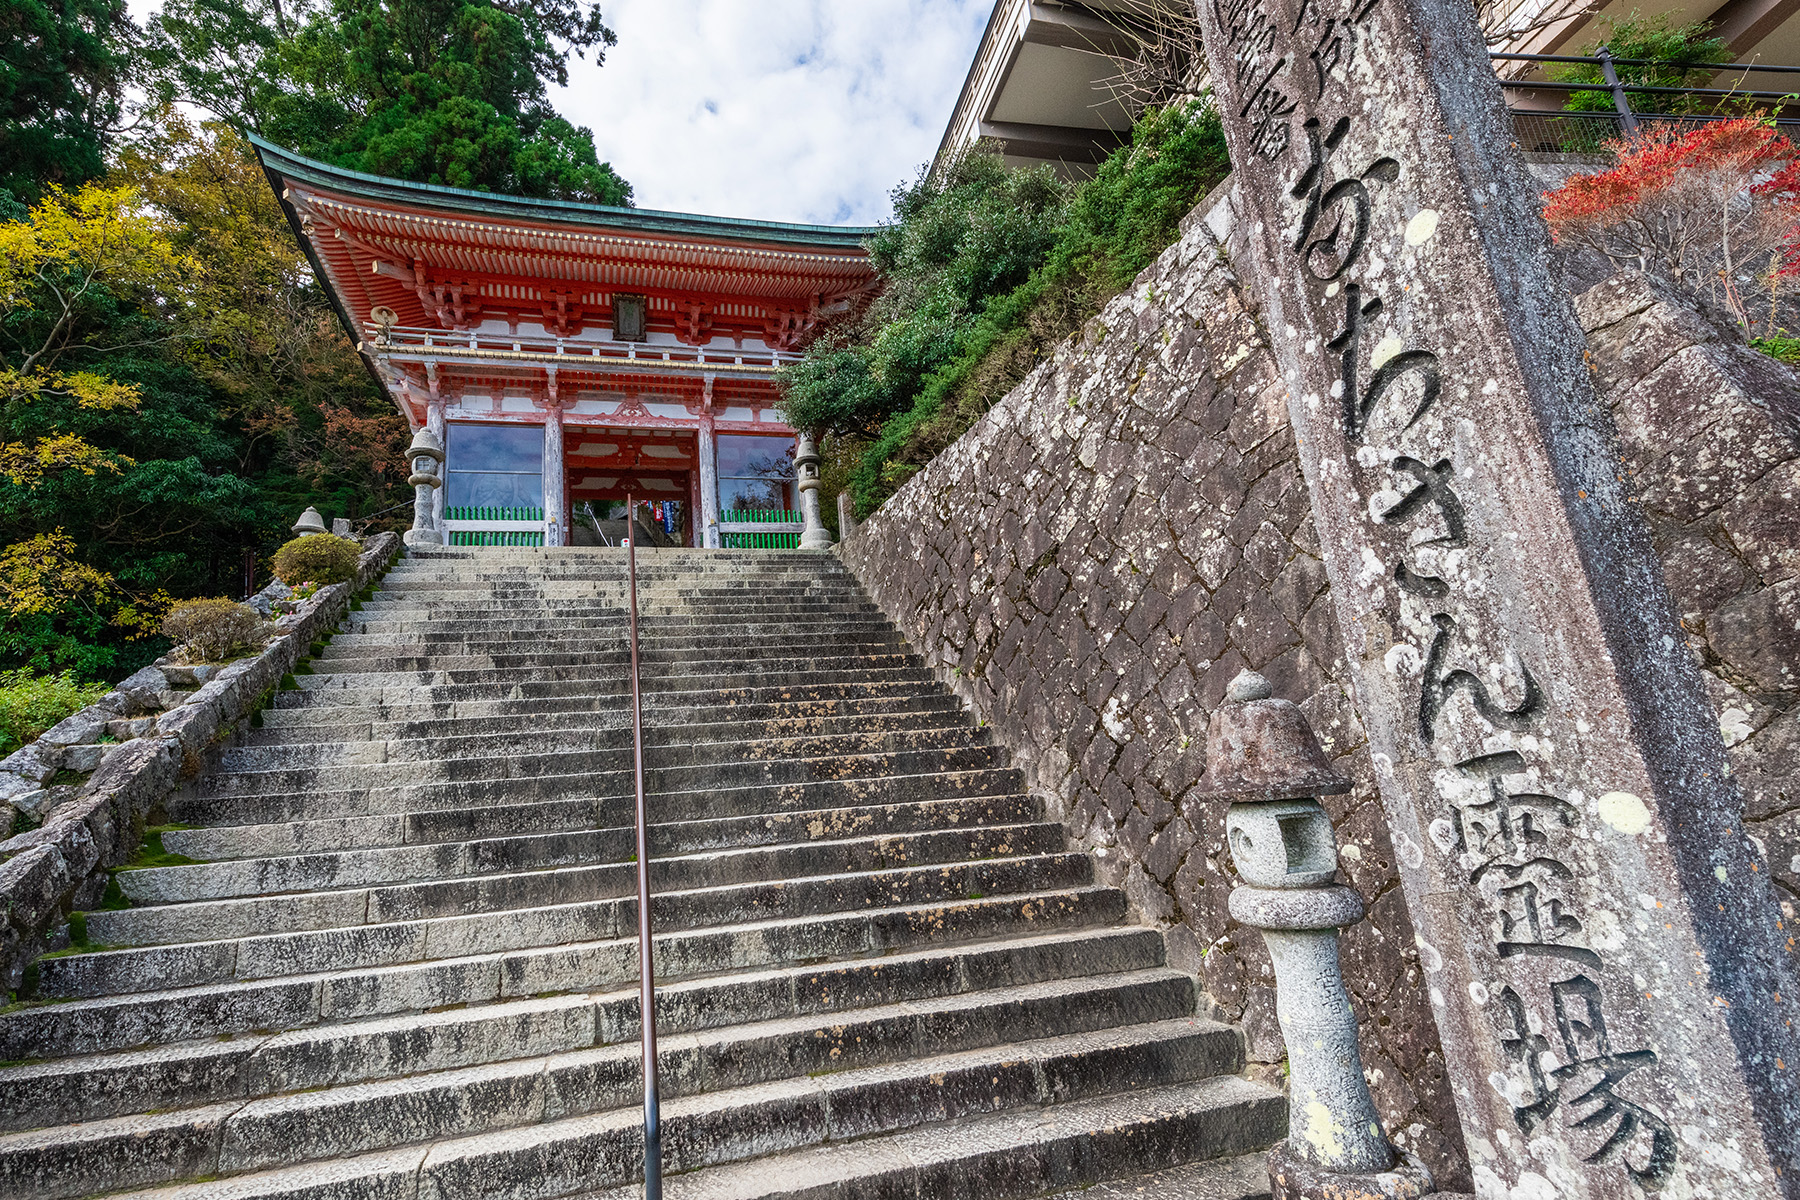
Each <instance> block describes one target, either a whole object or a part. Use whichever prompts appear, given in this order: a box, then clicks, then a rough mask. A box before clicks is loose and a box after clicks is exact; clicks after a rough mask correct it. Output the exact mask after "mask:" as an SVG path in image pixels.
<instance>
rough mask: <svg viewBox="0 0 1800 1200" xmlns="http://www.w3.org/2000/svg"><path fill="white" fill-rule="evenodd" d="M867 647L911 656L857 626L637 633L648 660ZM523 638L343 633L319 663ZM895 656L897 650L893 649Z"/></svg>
mask: <svg viewBox="0 0 1800 1200" xmlns="http://www.w3.org/2000/svg"><path fill="white" fill-rule="evenodd" d="M532 645H533V646H534V647H540V648H543V649H549V650H556V651H559V652H560V651H565V650H566V651H577V652H584V653H595V654H599V653H607V654H618V653H626V654H629V653H630V642H629V639H628V638H627V631H623V630H621V631H619V632H616V633H615V632H613V631H611V630H592V629H575V630H571V629H561V628H550V629H546V630H545V631H544V632H543V633H541V634H539V635H537V636H536V637H535V638H534V639H533V641H532ZM862 647H874V648H881V649H888V648H895V647H897V648H899V650H898V652H906V653H910V648H908V647H907V646H906V643H905V641H904V640H903V639H902V638H901V637H900V635H899V634H897V633H894V632H892V631H891V630H889V631H883V630H880V629H877V628H874V627H872V626H858V627H855V628H852V629H850V630H847V631H838V630H832V629H827V630H820V631H817V632H806V633H801V632H794V631H782V632H770V633H768V634H764V635H760V636H758V637H757V638H756V639H755V640H754V641H751V642H746V641H745V639H744V638H743V637H742V635H740V634H736V633H723V634H721V633H701V632H697V631H680V632H662V631H652V630H650V629H641V630H639V632H638V654H639V657H640V658H641V659H642V660H643V661H645V662H662V661H664V660H666V659H671V658H675V657H680V656H686V655H692V654H696V653H700V652H703V651H704V652H707V653H713V654H717V655H719V656H721V657H724V658H728V659H736V658H740V657H741V656H744V655H750V656H751V657H754V658H769V657H776V656H781V655H782V654H784V653H785V655H786V656H789V657H791V656H793V655H796V654H807V653H813V652H817V651H819V650H821V649H825V650H831V651H834V652H836V653H839V654H845V653H865V652H867V651H864V650H862V649H861V648H862ZM517 648H518V639H517V637H516V636H514V635H513V634H512V633H511V632H510V631H509V632H506V633H503V634H498V635H496V636H493V637H487V638H472V637H468V636H467V635H463V636H457V637H451V638H428V637H425V636H422V635H420V636H416V637H413V638H410V639H407V638H402V637H401V636H400V635H399V634H395V633H387V634H374V633H340V634H337V635H336V636H335V637H333V639H332V641H331V642H330V644H329V645H327V646H326V647H325V649H324V651H323V652H322V653H321V654H319V655H318V656H316V657H315V658H314V660H313V661H315V662H336V661H338V660H340V659H341V660H356V659H360V658H364V657H374V658H388V657H397V656H403V655H411V654H420V653H430V654H434V655H445V656H451V657H454V656H456V655H467V654H490V653H493V652H494V651H496V650H500V651H503V652H508V653H510V652H516V650H517ZM890 652H892V651H890Z"/></svg>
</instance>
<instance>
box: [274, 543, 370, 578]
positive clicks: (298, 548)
mask: <svg viewBox="0 0 1800 1200" xmlns="http://www.w3.org/2000/svg"><path fill="white" fill-rule="evenodd" d="M361 553H362V547H361V546H359V545H357V544H356V543H355V542H353V541H351V540H350V539H349V538H341V537H335V536H333V535H332V534H329V533H309V534H307V535H306V536H305V537H297V538H295V539H294V540H293V541H291V542H289V543H288V544H287V545H285V546H283V547H282V548H281V549H279V550H277V551H276V552H275V577H276V578H277V579H279V580H281V582H283V583H285V584H287V585H288V586H289V587H299V586H300V585H301V584H303V583H316V584H318V585H319V586H320V587H326V586H328V585H330V584H333V583H342V582H344V580H346V579H348V578H350V577H351V576H352V575H354V574H356V558H357V555H359V554H361Z"/></svg>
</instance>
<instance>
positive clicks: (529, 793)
mask: <svg viewBox="0 0 1800 1200" xmlns="http://www.w3.org/2000/svg"><path fill="white" fill-rule="evenodd" d="M608 782H610V783H612V784H613V785H614V786H613V787H612V788H611V790H608V791H599V790H598V788H597V786H596V784H597V777H596V776H594V775H591V774H586V773H579V774H574V775H538V776H533V777H530V778H519V779H502V780H475V781H472V782H466V783H458V782H449V783H419V784H408V785H403V786H399V787H387V788H381V787H376V788H355V789H346V790H343V791H335V792H327V791H297V792H270V793H263V794H259V795H255V796H242V795H228V796H197V795H195V794H194V793H192V792H191V791H190V792H186V793H177V794H175V795H174V796H171V797H170V798H169V800H168V803H167V812H168V819H169V823H171V824H177V825H238V824H242V825H267V824H273V823H275V822H278V821H316V820H321V819H328V818H341V817H366V816H381V815H391V814H410V815H413V816H415V817H421V820H422V822H423V816H422V815H423V814H427V813H438V812H444V811H446V810H449V811H456V812H460V811H463V810H467V809H472V808H480V807H483V806H489V807H492V808H494V809H495V811H496V816H495V818H494V822H493V823H494V825H495V826H496V827H502V821H503V818H504V817H505V816H506V814H504V813H502V812H501V811H500V810H501V809H503V808H506V807H508V806H511V805H521V804H531V805H535V804H541V803H543V802H546V801H556V800H560V801H564V802H565V803H569V804H584V803H585V804H587V805H588V806H589V807H590V809H591V815H590V816H589V818H588V821H589V823H590V824H591V825H592V827H594V828H600V829H603V828H605V827H607V826H609V825H617V824H622V823H623V818H622V815H621V814H622V813H623V812H624V811H625V809H626V807H627V805H628V799H629V797H631V796H632V795H633V794H634V787H635V784H634V782H633V780H632V778H631V773H630V772H616V773H613V774H612V775H610V776H609V777H608ZM1023 788H1024V780H1023V777H1022V776H1021V775H1020V773H1019V771H1018V769H1017V768H1014V767H989V768H976V769H973V770H967V771H934V772H931V773H928V774H923V775H886V776H873V777H866V778H859V779H810V780H789V781H786V782H781V783H745V784H741V785H738V786H731V787H725V786H720V785H718V784H716V783H715V784H712V785H708V786H705V787H703V788H701V789H699V790H695V791H686V792H662V791H656V792H655V793H654V797H655V798H654V801H653V804H652V809H653V813H652V818H653V819H655V818H656V817H659V816H661V815H663V814H664V813H669V812H679V813H682V814H683V815H685V816H687V817H689V818H690V819H700V818H705V817H741V816H748V815H753V814H765V815H768V816H769V817H771V818H773V817H774V816H775V815H777V814H780V813H789V812H794V811H797V810H801V809H820V808H826V809H831V808H849V807H857V806H863V805H869V804H895V803H900V802H903V801H909V800H947V799H951V798H953V797H959V796H960V797H967V796H1002V795H1010V794H1014V793H1017V792H1019V791H1022V790H1023ZM456 820H457V821H458V823H460V821H461V818H456Z"/></svg>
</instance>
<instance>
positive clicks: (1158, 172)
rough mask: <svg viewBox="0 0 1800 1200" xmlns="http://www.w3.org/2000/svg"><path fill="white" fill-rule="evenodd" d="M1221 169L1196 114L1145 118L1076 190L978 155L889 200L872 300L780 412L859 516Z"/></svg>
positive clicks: (827, 340) (1207, 118)
mask: <svg viewBox="0 0 1800 1200" xmlns="http://www.w3.org/2000/svg"><path fill="white" fill-rule="evenodd" d="M1229 169H1230V163H1229V160H1228V159H1227V156H1226V152H1225V139H1224V134H1223V132H1222V130H1221V128H1220V125H1219V119H1218V115H1217V113H1216V112H1214V111H1213V109H1212V108H1211V106H1210V104H1209V103H1198V104H1188V105H1178V106H1170V107H1168V108H1165V109H1150V110H1146V112H1145V113H1144V114H1143V116H1142V117H1140V118H1139V120H1138V122H1137V124H1136V125H1135V126H1134V128H1133V131H1132V141H1131V144H1130V145H1129V146H1126V147H1122V148H1121V149H1119V150H1117V151H1115V152H1114V153H1113V154H1112V156H1111V157H1109V158H1108V159H1107V160H1106V161H1105V162H1104V163H1102V164H1101V165H1100V167H1099V168H1098V170H1097V171H1096V172H1095V174H1094V176H1093V178H1091V179H1088V180H1085V181H1083V182H1081V183H1078V184H1074V185H1067V184H1064V183H1062V182H1060V181H1059V180H1058V179H1057V178H1056V176H1054V175H1053V174H1051V173H1049V172H1048V171H1047V170H1045V169H1038V170H1032V171H1024V172H1009V171H1007V170H1006V168H1005V166H1004V165H1003V162H1002V159H1001V151H1000V148H999V147H998V146H994V145H978V146H976V147H975V148H973V149H971V150H970V151H969V152H967V153H966V154H964V155H962V156H961V157H959V158H957V159H956V160H954V161H952V162H950V163H948V164H946V165H945V167H944V168H943V169H942V170H941V171H939V172H938V173H937V174H935V175H927V176H922V177H921V178H920V179H919V180H918V181H917V182H915V183H914V184H913V185H912V186H910V187H903V188H900V189H897V190H896V191H895V192H894V219H893V221H892V222H891V223H890V224H889V225H887V226H885V227H884V228H883V229H882V230H881V232H880V233H878V234H877V235H876V236H875V237H874V238H872V239H871V240H870V242H869V252H870V257H871V258H872V260H873V261H874V264H875V266H876V269H877V270H878V272H879V273H880V275H881V277H882V283H883V288H884V290H883V292H882V295H881V297H880V299H879V300H877V301H876V303H875V304H874V305H872V306H871V307H870V309H869V311H868V313H867V314H866V315H865V316H863V317H862V318H861V319H859V320H855V321H849V322H846V323H844V324H843V325H840V326H839V327H838V328H836V329H833V330H830V331H828V332H827V333H826V334H825V335H824V336H822V337H820V338H819V339H817V340H816V341H815V342H814V343H813V345H812V346H811V347H810V348H809V349H808V351H807V353H806V355H805V356H804V357H803V358H802V359H801V360H800V362H799V363H797V364H795V365H794V366H793V367H790V368H788V369H787V370H786V371H784V372H783V377H782V408H783V411H784V412H785V413H786V415H787V418H788V420H789V422H790V423H792V424H793V425H795V426H796V427H799V428H811V429H815V430H822V431H824V432H827V433H829V434H832V435H835V439H834V444H833V445H831V446H829V447H828V449H827V457H828V459H830V461H831V462H832V463H833V464H834V467H833V469H834V471H835V470H841V469H842V467H841V464H843V463H844V462H845V459H846V458H847V457H849V456H847V455H846V454H845V453H844V449H843V447H842V446H841V445H838V444H836V439H849V440H851V441H854V442H858V443H860V444H861V447H862V449H861V453H860V455H859V456H857V461H856V462H855V465H854V466H851V467H849V469H848V470H847V472H846V474H847V475H848V482H849V484H850V486H851V491H852V492H853V494H854V495H855V497H856V502H857V508H858V510H859V511H860V512H862V513H863V514H865V515H866V514H867V513H868V512H869V511H870V510H871V509H873V508H874V507H875V506H876V505H877V504H879V503H880V502H881V501H882V500H883V499H885V498H886V497H887V495H888V494H889V493H891V492H892V491H893V490H894V489H895V488H896V487H898V486H899V485H900V484H901V483H903V482H904V481H905V480H906V479H907V478H908V477H909V476H910V475H911V474H912V473H913V472H915V471H917V470H918V469H919V468H920V467H921V466H923V465H924V464H925V463H926V462H928V461H930V459H931V457H932V456H933V455H934V454H936V453H937V452H938V451H939V450H941V449H942V448H943V447H945V446H947V445H949V444H950V442H952V441H954V440H955V439H956V438H957V437H958V436H960V435H961V434H962V432H963V431H964V430H966V429H968V428H969V426H971V425H973V424H974V423H975V422H976V421H977V420H979V419H980V417H981V414H982V413H984V412H986V411H987V410H988V409H989V408H990V407H992V406H993V404H994V403H995V402H996V401H997V400H999V399H1000V398H1001V397H1002V396H1004V395H1005V394H1006V393H1007V392H1008V391H1009V390H1011V389H1012V387H1013V386H1014V385H1016V384H1017V383H1018V382H1019V380H1021V379H1023V378H1024V377H1025V375H1026V373H1027V372H1029V371H1030V370H1031V369H1032V368H1033V367H1034V366H1036V365H1037V364H1038V363H1039V362H1041V361H1042V360H1043V358H1044V356H1045V355H1047V354H1049V353H1050V352H1051V351H1052V350H1054V349H1055V347H1056V345H1057V344H1058V343H1059V342H1061V341H1062V339H1063V338H1065V337H1067V336H1068V335H1069V334H1070V333H1072V332H1074V331H1075V330H1076V329H1078V328H1079V327H1080V326H1081V323H1082V322H1083V321H1085V320H1086V319H1087V318H1088V317H1090V316H1092V315H1093V314H1094V313H1096V312H1098V311H1099V310H1100V307H1101V305H1103V304H1104V303H1105V302H1106V300H1107V299H1108V298H1110V297H1111V296H1113V295H1115V294H1116V293H1118V292H1119V291H1120V290H1122V289H1123V288H1125V287H1128V286H1129V285H1130V284H1131V281H1132V279H1133V278H1135V277H1136V275H1137V274H1138V272H1140V271H1142V270H1143V269H1144V268H1145V267H1147V266H1149V265H1150V263H1151V262H1152V261H1153V260H1154V259H1155V258H1156V256H1157V255H1158V254H1159V253H1161V252H1162V250H1163V248H1164V247H1166V246H1168V245H1169V243H1170V242H1172V241H1174V240H1175V237H1176V235H1177V233H1178V232H1179V226H1180V222H1181V218H1182V217H1183V216H1185V215H1186V214H1187V213H1188V212H1189V210H1191V209H1192V208H1193V206H1194V204H1195V203H1196V202H1197V201H1199V199H1200V198H1201V197H1202V196H1203V195H1205V194H1206V191H1207V189H1208V188H1210V187H1211V186H1212V185H1213V184H1214V183H1216V182H1218V181H1219V180H1220V179H1223V178H1224V177H1225V175H1226V173H1227V171H1228V170H1229Z"/></svg>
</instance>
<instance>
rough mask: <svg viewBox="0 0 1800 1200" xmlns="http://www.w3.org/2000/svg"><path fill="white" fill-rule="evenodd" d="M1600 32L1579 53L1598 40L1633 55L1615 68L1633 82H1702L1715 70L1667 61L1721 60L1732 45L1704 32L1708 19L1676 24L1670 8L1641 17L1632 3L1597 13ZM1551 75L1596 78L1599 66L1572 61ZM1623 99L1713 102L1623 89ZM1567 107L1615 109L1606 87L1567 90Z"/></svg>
mask: <svg viewBox="0 0 1800 1200" xmlns="http://www.w3.org/2000/svg"><path fill="white" fill-rule="evenodd" d="M1600 22H1601V24H1602V27H1603V34H1602V36H1601V37H1599V38H1598V39H1596V40H1594V41H1592V42H1590V43H1588V44H1587V45H1586V46H1583V47H1582V49H1581V53H1582V54H1585V55H1593V54H1597V53H1599V51H1600V47H1601V46H1605V47H1606V49H1607V52H1608V53H1610V54H1611V55H1612V56H1613V57H1614V58H1622V59H1627V60H1636V65H1620V66H1618V67H1616V68H1615V70H1616V71H1617V73H1618V76H1619V82H1620V83H1623V84H1629V85H1632V86H1635V87H1667V88H1675V87H1706V86H1709V84H1708V80H1710V79H1711V78H1712V77H1713V76H1714V75H1716V74H1717V73H1718V72H1716V71H1714V70H1712V69H1711V68H1707V67H1701V68H1698V69H1695V68H1691V67H1686V66H1671V65H1670V64H1672V63H1722V62H1728V61H1730V58H1731V48H1730V47H1729V46H1727V45H1726V44H1725V40H1724V39H1723V38H1717V37H1709V36H1707V23H1706V22H1704V21H1695V22H1691V23H1689V24H1686V25H1677V24H1675V23H1674V21H1673V19H1672V14H1670V13H1658V14H1657V15H1655V16H1653V17H1646V16H1644V15H1643V14H1641V13H1639V12H1638V11H1637V10H1636V9H1633V10H1632V11H1631V12H1629V13H1626V14H1625V15H1624V16H1622V17H1601V18H1600ZM1550 77H1551V78H1552V79H1554V80H1555V81H1556V82H1558V83H1600V82H1602V78H1603V77H1602V73H1601V70H1600V68H1599V67H1598V66H1596V65H1593V64H1590V63H1577V64H1575V65H1573V66H1568V67H1562V68H1559V69H1557V70H1553V71H1552V72H1551V73H1550ZM1627 99H1628V102H1629V103H1630V104H1631V106H1632V108H1634V109H1636V110H1637V111H1639V112H1653V113H1677V114H1688V113H1709V112H1712V111H1713V110H1714V109H1715V108H1716V107H1717V106H1716V105H1715V104H1714V103H1713V102H1712V99H1711V98H1710V97H1691V96H1670V95H1666V94H1658V93H1655V92H1648V93H1642V92H1631V93H1627ZM1563 107H1564V109H1566V110H1567V111H1569V112H1603V113H1610V112H1613V111H1615V110H1616V108H1617V106H1616V105H1615V104H1614V103H1613V95H1612V91H1611V90H1610V89H1608V90H1605V91H1592V92H1585V91H1584V92H1570V93H1569V98H1568V100H1567V101H1565V102H1564V104H1563Z"/></svg>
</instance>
